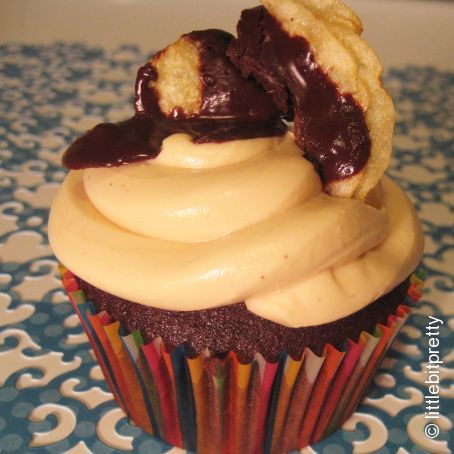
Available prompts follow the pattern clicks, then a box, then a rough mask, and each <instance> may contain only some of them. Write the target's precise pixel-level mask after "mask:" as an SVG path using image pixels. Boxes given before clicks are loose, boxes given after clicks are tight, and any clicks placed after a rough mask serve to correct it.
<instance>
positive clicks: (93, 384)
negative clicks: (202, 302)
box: [0, 43, 454, 454]
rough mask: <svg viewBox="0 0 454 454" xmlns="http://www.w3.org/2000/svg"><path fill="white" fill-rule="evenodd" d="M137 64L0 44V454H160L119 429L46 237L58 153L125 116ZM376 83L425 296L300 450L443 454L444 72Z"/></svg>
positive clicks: (446, 303) (448, 305)
mask: <svg viewBox="0 0 454 454" xmlns="http://www.w3.org/2000/svg"><path fill="white" fill-rule="evenodd" d="M145 59H146V56H145V55H143V54H141V53H140V52H139V50H138V49H136V48H134V47H121V48H118V49H116V50H113V51H106V50H103V49H99V48H92V47H85V46H83V45H79V44H74V45H69V44H58V43H57V44H52V45H45V46H28V45H19V44H17V45H14V44H11V45H3V46H0V112H1V118H0V160H1V169H0V262H1V268H0V452H4V453H10V452H14V453H35V452H50V453H63V452H66V453H74V454H75V453H89V452H93V453H97V454H98V453H99V454H101V453H112V452H123V451H126V452H127V451H130V452H134V453H151V454H158V453H164V452H168V451H170V450H171V449H172V448H171V447H169V446H168V445H165V444H163V443H162V442H160V441H158V440H155V439H153V438H151V437H149V436H148V435H146V434H145V433H143V432H142V431H141V430H140V429H138V428H137V427H134V426H133V425H131V424H130V423H129V422H128V420H127V419H126V418H125V417H124V414H123V413H122V411H121V410H120V409H119V408H118V407H117V405H116V404H115V402H114V401H113V398H112V395H111V394H110V393H109V391H108V388H107V386H106V383H105V381H104V379H103V376H102V373H101V371H100V368H99V366H97V365H96V363H95V361H94V359H93V353H92V352H91V350H90V348H89V345H88V343H87V339H86V337H85V335H84V334H83V331H82V327H81V326H80V324H79V322H78V320H77V318H76V316H75V315H73V312H72V308H71V306H70V304H69V302H68V299H67V298H66V296H65V294H64V292H63V291H62V287H61V284H60V282H59V278H58V270H57V262H56V259H55V257H54V256H53V255H52V252H51V250H50V248H49V245H48V241H47V235H46V226H47V216H48V212H49V206H50V203H51V200H52V198H53V197H54V195H55V193H56V191H57V188H58V186H59V184H60V183H61V181H62V180H63V178H64V176H65V173H66V172H65V170H64V169H63V168H62V167H61V165H60V159H61V154H62V152H63V150H64V149H65V147H66V145H67V144H69V143H70V142H71V141H72V140H73V139H74V138H75V137H76V136H77V135H80V134H82V133H83V132H85V131H86V130H87V129H88V128H91V127H93V126H94V125H95V124H96V123H99V122H102V121H106V120H110V121H117V120H120V119H125V118H127V117H128V116H130V115H131V114H132V94H133V83H134V79H135V70H136V68H137V67H138V66H139V65H140V64H141V63H142V62H144V61H145ZM385 80H386V86H387V87H388V89H389V90H390V91H391V94H392V95H393V97H394V100H395V104H396V107H397V111H398V119H397V126H396V134H395V152H394V157H393V158H392V162H391V167H390V169H389V172H388V173H389V175H390V176H391V177H393V178H394V179H395V180H397V181H398V182H399V183H400V184H401V185H402V187H403V188H404V189H405V190H406V191H407V193H408V194H409V195H410V197H411V199H412V200H413V202H414V203H415V206H416V208H417V210H418V212H419V214H420V217H421V219H422V220H423V224H424V229H425V233H426V253H425V258H424V265H423V268H424V270H425V272H426V276H427V278H426V287H425V290H424V295H423V298H422V301H421V303H420V305H419V308H418V309H417V310H416V313H415V314H413V315H412V316H411V317H410V319H409V321H408V323H407V325H406V326H405V327H404V329H403V331H402V332H401V334H400V335H399V336H398V338H397V340H396V342H395V343H394V345H393V347H392V349H391V350H390V353H389V354H388V356H387V358H386V360H385V362H384V364H383V366H382V368H381V370H380V372H379V374H378V375H377V377H376V378H375V380H374V383H373V384H372V386H371V388H370V390H369V392H368V397H367V398H366V399H365V400H364V402H363V404H362V405H361V407H360V408H359V410H358V412H357V413H355V415H354V416H353V417H352V418H351V419H350V420H349V421H348V422H347V423H346V424H345V425H344V427H343V429H342V430H339V431H337V432H336V433H335V434H333V435H332V436H330V437H329V438H327V439H326V440H324V441H323V442H321V443H319V444H317V445H315V446H313V447H311V448H306V449H305V450H303V452H306V453H313V452H316V453H323V454H327V453H329V454H341V453H351V452H352V451H353V452H356V453H370V452H374V453H380V454H385V453H396V452H398V453H400V454H403V453H407V452H411V453H424V452H439V453H448V452H450V449H449V446H451V448H453V446H454V436H453V434H454V430H452V428H453V424H454V292H453V276H454V238H453V224H454V222H453V221H454V216H453V210H454V186H453V180H454V176H453V171H452V169H453V168H454V156H453V155H454V153H453V152H454V134H453V130H454V124H453V122H454V105H453V103H454V93H453V91H454V73H447V72H440V71H437V70H436V69H434V68H416V67H406V68H400V69H391V70H390V71H388V73H387V74H386V78H385ZM430 315H432V316H434V317H437V318H438V319H441V320H442V322H443V324H442V325H441V328H440V330H439V334H438V339H439V347H438V350H439V358H440V360H441V361H443V363H442V364H440V367H439V372H440V374H439V376H440V389H439V397H440V401H439V407H440V409H439V410H440V417H439V419H437V420H435V421H436V423H437V425H438V427H439V429H440V433H439V435H438V436H437V437H435V438H434V439H432V440H431V439H429V438H428V437H427V436H425V434H424V427H425V420H424V412H425V410H426V407H425V404H424V402H425V397H424V396H425V395H427V394H428V384H425V381H426V379H427V374H426V373H425V372H426V371H427V368H426V364H427V362H428V360H429V357H428V354H429V345H428V342H429V337H428V336H427V335H426V334H425V333H426V327H427V326H428V324H429V321H430V318H429V316H430ZM433 359H434V358H433ZM450 431H451V432H450ZM172 452H174V453H176V452H179V450H176V449H175V450H173V451H172ZM180 452H181V451H180Z"/></svg>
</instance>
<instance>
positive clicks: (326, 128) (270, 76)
mask: <svg viewBox="0 0 454 454" xmlns="http://www.w3.org/2000/svg"><path fill="white" fill-rule="evenodd" d="M237 29H238V39H235V40H232V42H231V44H230V47H229V50H228V55H229V56H230V58H231V59H232V61H233V62H234V63H235V64H236V65H237V66H238V67H239V68H240V69H241V72H242V74H243V76H244V77H249V76H253V77H254V78H255V79H256V80H257V81H258V82H260V83H261V84H262V85H263V86H264V87H265V89H266V90H267V92H268V93H270V95H272V96H273V99H274V102H275V103H276V105H277V106H278V107H279V108H280V109H281V111H282V112H283V113H284V114H286V115H287V117H288V118H289V119H292V118H294V125H295V139H296V142H297V143H298V145H299V146H300V147H301V149H302V150H303V151H304V153H305V156H306V157H307V158H308V159H310V160H311V161H312V162H314V163H315V164H316V165H317V166H318V168H319V173H320V175H321V177H322V180H323V182H324V183H329V182H332V181H337V180H342V179H344V178H347V177H350V176H352V175H355V174H357V173H358V172H359V171H360V170H361V169H362V168H363V167H364V166H365V165H366V163H367V161H368V159H369V155H370V138H369V134H368V129H367V126H366V122H365V119H364V112H363V110H362V109H361V107H360V106H359V105H358V104H357V103H356V101H355V100H354V99H353V97H352V96H351V95H350V94H341V93H340V92H339V90H338V89H337V87H336V86H335V84H334V83H333V82H332V81H331V80H330V78H329V76H328V75H326V74H325V73H324V72H323V71H322V70H321V68H320V67H319V66H318V65H317V63H316V62H315V60H314V56H313V54H312V51H311V48H310V45H309V43H308V42H307V41H306V40H305V39H304V38H303V37H298V36H290V35H289V34H288V33H287V32H286V31H285V30H284V29H283V28H282V26H281V25H280V23H279V22H278V21H277V20H276V19H275V18H274V17H273V16H271V14H269V13H268V12H267V11H266V9H265V8H264V7H263V6H259V7H256V8H252V9H248V10H244V11H243V12H242V14H241V19H240V21H239V23H238V27H237Z"/></svg>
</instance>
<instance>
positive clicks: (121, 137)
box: [63, 30, 287, 169]
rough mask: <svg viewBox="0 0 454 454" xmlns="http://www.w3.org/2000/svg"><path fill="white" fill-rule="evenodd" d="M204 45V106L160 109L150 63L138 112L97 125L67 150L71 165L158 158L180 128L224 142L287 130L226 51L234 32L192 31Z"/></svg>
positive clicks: (143, 72) (140, 83) (141, 78)
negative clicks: (193, 111)
mask: <svg viewBox="0 0 454 454" xmlns="http://www.w3.org/2000/svg"><path fill="white" fill-rule="evenodd" d="M186 36H188V37H189V38H190V39H192V40H194V41H197V42H198V43H199V45H200V58H201V67H200V77H201V79H202V100H203V101H202V106H201V109H200V112H198V113H197V115H194V116H193V117H191V118H186V117H185V115H184V114H183V111H182V110H181V109H178V108H176V109H175V110H174V112H172V115H171V118H168V117H165V116H164V115H163V114H162V112H161V111H160V108H159V97H158V94H157V93H156V91H155V90H154V89H153V88H150V83H151V82H152V81H154V80H156V79H157V77H158V75H157V73H156V71H155V70H154V68H153V67H152V66H151V65H149V64H146V65H144V66H143V67H141V68H140V69H139V71H138V73H137V79H136V95H135V100H134V106H135V110H136V115H135V116H134V117H133V118H130V119H129V120H127V121H123V122H120V123H104V124H100V125H97V126H96V127H95V128H93V129H92V130H90V131H88V132H87V133H86V134H85V135H84V136H82V137H80V138H79V139H77V140H76V141H75V142H74V143H73V144H72V145H71V146H70V147H69V148H68V149H67V150H66V152H65V154H64V156H63V165H64V166H65V167H67V168H69V169H83V168H87V167H112V166H119V165H122V164H128V163H132V162H137V161H142V160H145V159H151V158H155V157H156V156H157V155H158V154H159V152H160V151H161V146H162V142H163V140H164V139H165V138H166V137H168V136H170V135H171V134H175V133H186V134H189V135H190V136H191V137H192V138H193V140H194V142H195V143H205V142H225V141H228V140H237V139H252V138H257V137H271V136H276V135H282V134H284V133H285V132H286V130H287V127H286V126H285V124H284V123H283V122H282V121H281V119H280V113H279V110H278V109H277V108H276V106H275V105H274V103H273V100H272V98H271V97H270V96H269V95H268V94H267V93H265V91H264V90H263V89H262V88H261V87H260V86H259V85H258V84H256V83H255V82H254V81H253V80H247V79H243V78H242V77H241V74H240V72H239V70H238V69H237V68H236V67H235V66H234V65H233V64H232V63H231V62H230V60H229V59H228V57H227V55H226V50H227V47H228V45H229V43H230V41H231V40H232V38H233V36H232V35H230V34H229V33H226V32H223V31H221V30H205V31H198V32H192V33H189V34H188V35H186Z"/></svg>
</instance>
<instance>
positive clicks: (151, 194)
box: [49, 0, 423, 454]
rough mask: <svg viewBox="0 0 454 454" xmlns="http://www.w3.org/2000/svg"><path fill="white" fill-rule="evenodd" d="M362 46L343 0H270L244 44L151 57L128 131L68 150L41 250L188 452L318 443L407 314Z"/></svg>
mask: <svg viewBox="0 0 454 454" xmlns="http://www.w3.org/2000/svg"><path fill="white" fill-rule="evenodd" d="M360 32H361V23H360V21H359V19H358V18H357V17H356V16H355V14H354V13H353V12H352V11H351V10H350V9H348V8H347V7H346V6H344V5H343V4H341V3H340V2H337V1H336V2H334V3H333V2H332V1H328V0H323V1H320V2H317V5H315V4H314V3H313V2H311V1H308V0H285V1H277V0H264V1H263V5H262V6H258V7H256V8H252V9H249V10H245V11H243V13H242V14H241V19H240V21H239V23H238V33H237V35H238V36H237V37H234V36H232V35H230V34H228V33H226V32H224V31H221V30H214V29H212V30H205V31H197V32H191V33H188V34H186V35H183V36H182V37H181V38H180V39H179V40H178V41H177V42H175V43H174V44H172V45H170V46H169V47H167V48H166V49H164V50H163V51H161V52H159V53H157V54H156V55H155V56H154V57H153V58H152V59H151V60H150V61H149V62H148V63H146V64H145V65H144V66H143V67H142V68H140V69H139V71H138V75H137V80H136V94H135V111H136V113H135V115H134V117H133V118H131V119H129V120H126V121H124V122H121V123H116V124H112V123H105V124H101V125H97V126H96V127H94V128H93V129H92V130H90V131H88V132H87V134H85V135H84V136H83V137H81V138H79V139H77V140H76V141H75V142H74V143H73V144H72V145H71V146H70V147H69V148H68V150H67V151H66V152H65V154H64V157H63V164H64V165H65V166H66V167H67V168H69V169H70V172H69V174H68V176H67V178H66V180H65V182H64V183H63V185H62V187H61V189H60V191H59V193H58V195H57V197H56V199H55V201H54V203H53V206H52V209H51V215H50V219H49V240H50V243H51V246H52V248H53V250H54V252H55V255H56V256H57V258H58V259H59V261H60V263H61V274H62V281H63V285H64V287H65V289H66V291H67V293H68V295H69V297H70V299H71V302H72V303H73V306H74V308H75V310H76V312H77V313H78V315H79V317H80V319H81V321H82V324H83V326H84V328H85V330H86V332H87V334H88V337H89V339H90V342H91V345H92V347H93V350H94V352H95V354H96V357H97V359H98V361H99V363H100V365H101V367H102V369H103V372H104V375H105V377H106V380H107V382H108V384H109V386H110V388H111V390H112V392H113V394H114V395H115V397H116V400H117V401H118V404H119V405H120V406H121V407H122V408H123V409H124V411H125V412H126V413H127V414H128V415H129V416H130V417H131V419H132V420H133V421H134V422H135V423H136V424H137V425H138V426H140V427H141V428H143V429H144V430H145V431H146V432H148V433H150V434H151V435H153V436H156V437H158V438H160V439H162V440H164V441H166V442H168V443H170V444H172V445H175V446H179V447H184V448H186V449H188V450H190V451H195V452H198V453H201V454H205V453H259V452H270V453H283V452H289V451H291V450H294V449H299V448H302V447H304V446H307V445H309V444H312V443H315V442H317V441H318V440H320V439H321V438H323V437H325V436H327V435H328V434H329V433H331V432H332V431H333V430H335V429H336V428H337V427H339V426H340V425H341V424H342V423H343V422H344V421H345V420H346V419H347V418H348V417H349V416H350V415H351V413H352V412H353V411H354V410H355V408H356V407H357V405H358V404H359V402H360V400H361V398H362V396H363V394H364V392H365V391H366V389H367V386H368V384H369V382H370V380H371V378H372V376H373V374H374V372H375V370H376V369H377V367H378V366H379V364H380V361H381V360H382V358H383V357H384V355H385V353H386V350H387V349H388V348H389V346H390V344H391V342H392V340H393V338H394V336H395V335H396V333H397V332H398V330H399V328H400V327H401V325H402V324H403V322H404V321H405V318H406V316H407V314H408V312H409V311H410V308H411V306H412V305H413V304H414V303H415V302H416V301H417V300H418V298H419V296H420V288H421V286H422V280H421V275H419V274H413V272H414V271H415V269H416V267H417V265H418V264H419V261H420V259H421V255H422V248H423V240H422V233H421V227H420V224H419V222H418V220H417V217H416V215H415V212H414V210H413V208H412V205H411V203H410V202H409V200H408V199H407V198H406V196H405V195H404V194H403V193H402V191H401V190H400V188H399V187H398V186H397V185H396V183H394V182H393V181H391V180H390V179H389V178H387V177H386V176H384V175H383V172H384V170H385V169H386V167H387V163H388V161H389V157H390V153H391V141H392V130H393V124H394V110H393V105H392V101H391V100H390V98H389V97H388V95H387V93H386V92H385V90H384V89H383V87H382V85H381V80H380V76H381V66H380V64H379V62H378V60H377V57H376V56H375V54H374V53H373V51H372V50H371V49H370V48H369V47H368V46H367V44H366V43H365V42H364V41H363V40H362V39H361V38H360V36H359V35H360ZM283 120H286V121H287V122H284V121H283ZM288 122H290V123H293V127H291V125H290V126H288Z"/></svg>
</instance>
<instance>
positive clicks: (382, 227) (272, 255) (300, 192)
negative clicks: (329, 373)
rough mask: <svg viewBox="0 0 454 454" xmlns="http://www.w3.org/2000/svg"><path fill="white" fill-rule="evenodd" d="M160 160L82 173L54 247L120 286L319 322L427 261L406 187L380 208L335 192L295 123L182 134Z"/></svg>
mask: <svg viewBox="0 0 454 454" xmlns="http://www.w3.org/2000/svg"><path fill="white" fill-rule="evenodd" d="M181 147H184V149H185V153H184V154H185V156H186V158H188V159H186V158H183V153H182V151H181V150H182V148H181ZM192 147H194V148H193V149H192ZM198 147H208V148H210V150H208V149H207V150H206V153H202V150H201V149H200V148H198ZM202 155H203V156H202ZM210 155H212V156H214V158H213V159H212V160H211V159H210V158H209V156H210ZM218 155H222V158H219V156H218ZM161 156H162V159H161V158H160V159H157V160H156V159H154V160H149V161H146V162H143V163H136V164H130V165H129V166H124V167H121V168H103V169H86V170H83V171H72V172H71V173H70V174H69V176H68V178H67V179H66V180H65V182H64V184H63V186H62V189H61V191H60V192H59V194H58V196H57V198H56V200H55V202H54V204H53V207H52V211H51V216H50V220H49V238H50V242H51V246H52V248H53V250H54V252H55V254H56V255H57V257H58V258H59V259H60V260H61V261H62V263H63V264H65V265H66V266H67V267H68V268H69V269H71V270H72V271H73V272H74V273H75V274H76V275H78V276H80V277H81V278H82V279H84V280H87V281H89V282H90V283H91V284H93V285H95V286H96V287H98V288H100V289H102V290H105V291H107V292H109V293H112V294H115V295H118V296H120V297H122V298H124V299H128V300H131V301H135V302H138V303H141V304H146V305H150V306H154V307H160V308H166V309H170V310H197V309H205V308H211V307H218V306H222V305H226V304H232V303H236V302H239V301H245V302H246V304H247V305H248V308H249V309H250V310H251V311H253V312H255V313H257V314H259V315H261V316H263V317H265V318H268V319H270V320H273V321H277V322H279V323H281V324H284V325H287V326H308V325H313V324H321V323H326V322H329V321H333V320H337V319H338V318H340V317H343V316H345V315H348V314H351V313H353V312H355V311H356V310H359V309H360V308H361V307H364V306H365V305H367V304H368V303H370V302H371V301H373V300H374V299H376V298H377V297H378V296H380V295H381V294H384V293H385V292H386V291H387V290H389V289H391V288H393V286H395V285H397V284H398V283H399V282H401V281H402V280H403V279H404V278H405V277H406V276H407V275H408V274H410V272H411V271H412V269H413V268H414V267H415V265H416V263H417V262H418V261H419V258H420V248H421V247H420V244H421V241H420V239H421V233H420V228H419V224H418V222H417V220H416V217H415V215H414V212H413V210H412V208H411V204H410V203H409V202H408V200H407V199H406V198H405V196H404V195H403V194H402V193H401V191H400V189H398V187H397V186H396V185H394V184H393V183H392V182H391V181H390V180H385V181H384V182H383V185H382V189H381V190H377V191H376V193H375V196H376V200H375V201H374V203H373V204H372V205H369V204H365V203H363V202H361V201H358V200H352V199H341V198H336V197H332V196H329V195H327V194H324V193H323V192H322V191H321V183H320V179H319V177H318V175H317V173H316V172H315V170H314V169H313V167H312V165H311V164H310V163H309V162H307V161H306V160H305V159H304V157H303V156H301V154H300V152H299V149H298V148H297V147H295V144H294V140H293V137H292V134H291V133H288V134H287V135H286V136H285V137H283V138H280V139H279V138H268V139H255V140H247V141H239V142H237V143H235V142H231V143H228V144H206V145H199V144H197V145H196V144H191V141H190V140H189V139H188V137H186V136H184V135H176V136H172V137H169V140H168V142H166V143H165V145H164V148H163V152H162V153H161ZM200 156H202V158H201V157H200ZM189 157H190V158H189ZM110 191H111V192H110ZM148 199H151V200H152V201H153V202H152V203H151V204H148ZM105 200H107V202H106V201H105ZM69 208H70V209H69ZM396 254H397V255H398V256H399V257H400V258H399V260H396ZM402 257H404V258H405V259H404V260H403V259H402ZM343 270H347V271H343ZM343 273H347V274H346V276H352V277H354V281H351V282H350V279H348V280H345V279H342V280H341V281H339V278H338V276H344V274H343ZM371 276H375V278H374V279H372V285H371V283H370V282H371V279H370V277H371ZM318 280H320V283H321V284H322V285H316V283H317V282H318ZM374 282H375V283H374ZM347 296H348V297H347ZM349 297H351V298H349Z"/></svg>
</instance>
